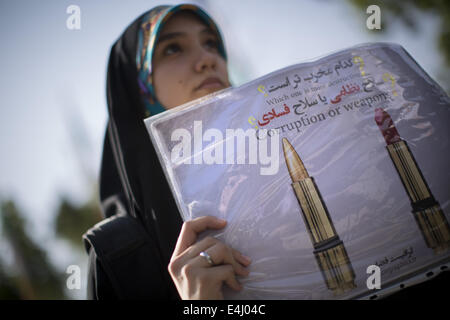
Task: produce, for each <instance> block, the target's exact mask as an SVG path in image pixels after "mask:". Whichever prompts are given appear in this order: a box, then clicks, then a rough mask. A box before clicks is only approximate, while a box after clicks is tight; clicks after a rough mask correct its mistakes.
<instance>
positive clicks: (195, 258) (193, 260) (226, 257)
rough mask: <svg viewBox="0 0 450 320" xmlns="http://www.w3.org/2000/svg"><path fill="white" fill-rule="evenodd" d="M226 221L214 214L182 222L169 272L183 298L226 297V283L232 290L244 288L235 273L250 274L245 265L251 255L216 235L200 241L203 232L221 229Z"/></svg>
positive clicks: (247, 263) (248, 262) (216, 298)
mask: <svg viewBox="0 0 450 320" xmlns="http://www.w3.org/2000/svg"><path fill="white" fill-rule="evenodd" d="M225 225H226V221H225V220H221V219H218V218H216V217H212V216H206V217H200V218H197V219H193V220H191V221H187V222H185V223H184V224H183V227H182V229H181V232H180V236H179V237H178V241H177V245H176V247H175V250H174V252H173V254H172V258H171V259H170V263H169V273H170V275H171V277H172V279H173V281H174V283H175V286H176V287H177V290H178V293H179V294H180V296H181V298H182V299H187V300H193V299H201V300H204V299H215V300H218V299H223V293H222V286H223V284H224V283H226V284H227V285H228V286H229V287H230V288H231V289H233V290H241V288H242V286H241V284H240V283H239V282H238V281H237V280H236V275H240V276H247V275H248V274H249V272H248V271H247V270H246V269H245V267H247V266H248V265H249V264H250V259H249V258H247V257H245V256H243V255H242V254H241V253H240V252H238V251H237V250H234V249H232V248H230V247H228V246H226V245H225V244H224V243H222V242H220V241H219V240H217V239H216V238H213V237H206V238H204V239H202V240H200V241H198V242H197V236H198V235H199V234H200V233H201V232H203V231H205V230H207V229H215V230H219V229H222V228H223V227H225ZM201 252H206V254H207V255H209V256H210V257H211V260H212V263H213V264H211V263H210V262H209V261H208V259H207V258H206V257H204V256H201V255H200V253H201Z"/></svg>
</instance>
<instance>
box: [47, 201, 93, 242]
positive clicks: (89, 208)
mask: <svg viewBox="0 0 450 320" xmlns="http://www.w3.org/2000/svg"><path fill="white" fill-rule="evenodd" d="M101 219H102V214H101V211H100V207H99V205H98V201H97V200H96V197H95V196H94V197H92V199H91V200H89V201H87V202H85V203H83V204H81V205H76V204H74V203H72V202H71V201H70V200H69V199H68V198H67V197H61V202H60V205H59V209H58V213H57V217H56V225H55V230H56V234H57V235H58V236H60V237H61V238H64V239H66V240H68V241H69V243H70V244H72V245H73V246H74V247H76V248H78V249H83V247H82V244H83V243H82V240H81V236H82V235H83V233H85V232H86V231H87V230H88V229H89V228H90V227H92V226H93V225H94V224H96V223H97V222H99V221H100V220H101Z"/></svg>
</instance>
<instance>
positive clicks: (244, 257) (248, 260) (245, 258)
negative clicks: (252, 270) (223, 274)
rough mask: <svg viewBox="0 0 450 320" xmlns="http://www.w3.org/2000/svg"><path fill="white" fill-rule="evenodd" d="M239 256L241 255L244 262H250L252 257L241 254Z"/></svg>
mask: <svg viewBox="0 0 450 320" xmlns="http://www.w3.org/2000/svg"><path fill="white" fill-rule="evenodd" d="M241 256H242V259H243V260H244V262H245V263H246V264H250V263H251V262H252V259H250V258H249V257H247V256H244V255H241Z"/></svg>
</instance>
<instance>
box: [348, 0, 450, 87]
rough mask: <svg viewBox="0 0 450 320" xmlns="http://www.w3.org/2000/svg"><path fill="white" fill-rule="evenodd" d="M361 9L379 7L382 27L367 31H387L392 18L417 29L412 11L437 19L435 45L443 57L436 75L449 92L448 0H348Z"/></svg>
mask: <svg viewBox="0 0 450 320" xmlns="http://www.w3.org/2000/svg"><path fill="white" fill-rule="evenodd" d="M348 1H349V2H350V3H351V4H353V5H354V6H356V7H357V8H359V9H361V10H366V8H367V7H368V6H369V5H373V4H374V5H378V6H379V7H380V9H381V17H382V18H381V20H382V28H381V29H380V30H376V31H374V30H371V31H369V30H368V32H388V31H389V30H390V28H391V25H392V23H393V22H394V20H400V21H402V22H403V23H404V24H405V25H406V26H407V27H408V28H410V29H411V30H413V31H417V30H418V23H417V22H418V21H417V20H416V19H417V15H416V14H414V11H417V10H419V11H422V12H427V13H431V14H433V15H434V16H436V18H437V19H439V25H440V27H439V31H438V34H437V35H436V41H437V47H438V48H439V51H440V52H441V54H442V56H443V58H444V65H443V68H442V69H443V70H441V74H439V75H438V77H439V78H440V80H441V82H442V83H443V85H444V86H445V88H444V89H446V90H447V92H450V84H449V82H450V76H449V69H450V1H448V0H402V1H396V0H348Z"/></svg>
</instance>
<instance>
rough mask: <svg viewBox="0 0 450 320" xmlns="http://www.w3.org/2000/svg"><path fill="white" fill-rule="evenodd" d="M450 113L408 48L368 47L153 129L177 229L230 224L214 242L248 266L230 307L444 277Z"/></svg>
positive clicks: (236, 92)
mask: <svg viewBox="0 0 450 320" xmlns="http://www.w3.org/2000/svg"><path fill="white" fill-rule="evenodd" d="M449 111H450V99H449V97H448V96H447V95H446V94H445V92H444V91H443V90H442V89H441V88H440V87H439V85H437V84H436V82H435V81H433V80H432V79H431V78H430V77H429V76H428V75H427V74H426V73H425V72H424V70H423V69H422V68H421V67H420V66H419V65H418V64H417V63H416V61H415V60H414V59H413V58H412V57H411V56H410V55H409V54H408V53H407V52H406V51H405V50H404V49H403V48H402V47H401V46H399V45H396V44H388V43H370V44H364V45H359V46H355V47H352V48H349V49H346V50H342V51H339V52H336V53H333V54H331V55H328V56H325V57H322V58H319V59H316V60H314V61H311V62H305V63H301V64H298V65H294V66H290V67H288V68H285V69H282V70H279V71H276V72H273V73H271V74H269V75H267V76H264V77H261V78H259V79H256V80H254V81H252V82H250V83H247V84H244V85H242V86H239V87H237V88H230V89H225V90H223V91H220V92H217V93H214V94H212V95H209V96H207V97H204V98H202V99H199V100H196V101H194V102H191V103H188V104H185V105H183V106H180V107H178V108H175V109H172V110H169V111H167V112H164V113H162V114H160V115H156V116H154V117H150V118H148V119H146V120H145V123H146V126H147V129H148V131H149V134H150V137H151V139H152V141H153V143H154V145H155V147H156V149H157V152H158V154H159V157H160V161H161V163H162V166H163V169H164V170H165V174H166V177H167V179H168V181H169V184H170V186H171V188H172V191H173V194H174V197H175V199H176V201H177V205H178V208H179V210H180V213H181V214H182V217H183V219H184V220H190V219H193V218H196V217H200V216H204V215H214V216H217V217H219V218H222V219H225V220H227V221H228V224H227V226H226V228H225V229H223V230H221V231H216V232H215V233H212V235H213V236H215V237H217V238H218V239H220V240H221V241H223V242H225V243H226V244H227V245H229V246H231V247H233V248H235V249H237V250H239V251H240V252H242V253H243V254H245V255H247V256H249V257H250V258H251V259H252V263H251V265H250V267H249V271H250V274H249V276H247V277H242V278H239V281H240V282H241V283H242V285H243V290H241V291H240V292H235V291H232V290H230V289H226V290H225V298H227V299H347V298H367V297H370V296H373V295H374V294H375V293H376V292H378V293H383V290H385V292H388V291H389V292H393V291H395V290H399V289H400V288H401V287H403V286H405V284H406V285H409V284H410V283H411V281H416V282H417V281H423V280H425V279H426V276H430V275H435V274H437V273H439V272H440V271H442V270H445V269H446V268H447V267H448V265H449V259H450V250H449V247H450V228H449V214H450V208H449V200H450V192H449V191H450V189H449V181H450V179H449V177H450V171H449V166H448V165H449V163H450V159H449V137H450V134H449V123H448V121H449V119H450V118H449V115H450V114H449ZM411 279H415V280H411ZM417 279H419V280H417ZM408 281H409V282H408Z"/></svg>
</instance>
